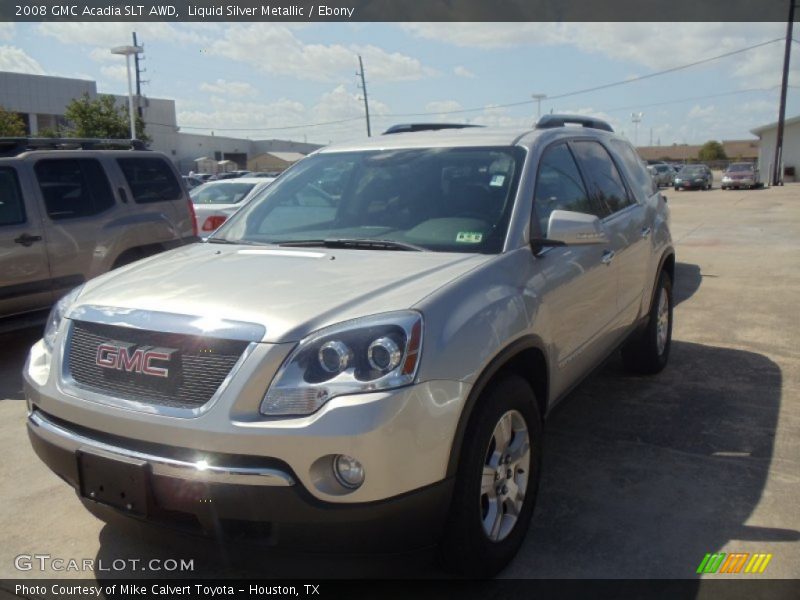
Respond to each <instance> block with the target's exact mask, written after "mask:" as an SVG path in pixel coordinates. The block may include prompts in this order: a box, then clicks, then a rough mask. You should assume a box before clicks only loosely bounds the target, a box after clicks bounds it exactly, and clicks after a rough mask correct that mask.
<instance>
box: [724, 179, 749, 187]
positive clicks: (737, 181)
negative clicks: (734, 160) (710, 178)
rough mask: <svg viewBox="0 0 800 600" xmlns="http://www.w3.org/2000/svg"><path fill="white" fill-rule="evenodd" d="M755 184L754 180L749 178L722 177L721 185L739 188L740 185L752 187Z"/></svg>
mask: <svg viewBox="0 0 800 600" xmlns="http://www.w3.org/2000/svg"><path fill="white" fill-rule="evenodd" d="M755 184H756V182H755V180H754V179H752V178H749V179H728V178H725V177H723V179H722V187H727V188H740V187H748V188H749V187H753V186H754V185H755Z"/></svg>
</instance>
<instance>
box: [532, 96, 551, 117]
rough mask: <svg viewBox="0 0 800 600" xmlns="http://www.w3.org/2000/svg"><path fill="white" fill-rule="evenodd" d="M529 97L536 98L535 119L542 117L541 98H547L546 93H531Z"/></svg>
mask: <svg viewBox="0 0 800 600" xmlns="http://www.w3.org/2000/svg"><path fill="white" fill-rule="evenodd" d="M531 98H533V99H534V100H536V120H537V121H538V120H539V119H541V118H542V100H544V99H545V98H547V94H531Z"/></svg>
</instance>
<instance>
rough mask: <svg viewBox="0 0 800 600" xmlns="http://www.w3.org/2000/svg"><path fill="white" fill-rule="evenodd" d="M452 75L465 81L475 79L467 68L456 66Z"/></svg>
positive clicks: (473, 74)
mask: <svg viewBox="0 0 800 600" xmlns="http://www.w3.org/2000/svg"><path fill="white" fill-rule="evenodd" d="M453 74H454V75H456V77H464V78H466V79H474V78H475V73H473V72H472V71H470V70H469V69H468V68H467V67H464V66H462V65H458V66H457V67H456V68H454V69H453Z"/></svg>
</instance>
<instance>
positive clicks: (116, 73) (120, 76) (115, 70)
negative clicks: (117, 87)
mask: <svg viewBox="0 0 800 600" xmlns="http://www.w3.org/2000/svg"><path fill="white" fill-rule="evenodd" d="M100 72H101V73H102V74H103V77H105V78H106V79H110V80H112V81H122V82H127V81H128V68H127V67H126V66H125V65H124V64H122V65H109V66H106V67H101V68H100Z"/></svg>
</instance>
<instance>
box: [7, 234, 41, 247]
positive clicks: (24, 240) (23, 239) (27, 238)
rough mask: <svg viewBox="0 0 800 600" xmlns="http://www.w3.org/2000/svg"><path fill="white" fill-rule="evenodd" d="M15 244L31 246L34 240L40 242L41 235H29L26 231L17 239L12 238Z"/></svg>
mask: <svg viewBox="0 0 800 600" xmlns="http://www.w3.org/2000/svg"><path fill="white" fill-rule="evenodd" d="M14 241H15V242H16V243H17V244H22V245H23V246H32V245H33V243H34V242H41V241H42V236H40V235H30V234H27V233H23V234H22V235H21V236H19V237H18V238H17V239H15V240H14Z"/></svg>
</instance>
